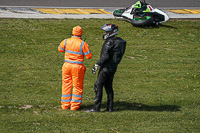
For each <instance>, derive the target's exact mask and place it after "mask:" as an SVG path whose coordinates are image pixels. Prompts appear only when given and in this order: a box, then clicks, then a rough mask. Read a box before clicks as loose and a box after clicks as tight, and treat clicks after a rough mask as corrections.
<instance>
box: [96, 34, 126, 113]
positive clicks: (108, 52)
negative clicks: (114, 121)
mask: <svg viewBox="0 0 200 133" xmlns="http://www.w3.org/2000/svg"><path fill="white" fill-rule="evenodd" d="M125 49H126V41H125V40H123V39H121V38H120V37H110V38H108V39H107V40H106V41H105V42H104V44H103V46H102V49H101V55H100V59H99V61H98V62H97V64H98V65H99V66H100V69H99V73H98V77H97V81H96V82H95V84H94V92H95V94H96V96H95V99H94V103H95V105H94V108H95V109H97V110H100V107H101V100H102V94H103V86H104V87H105V90H106V93H107V109H111V110H112V109H113V99H114V92H113V87H112V83H113V78H114V74H115V72H116V70H117V66H118V64H119V63H120V61H121V59H122V56H123V55H124V52H125Z"/></svg>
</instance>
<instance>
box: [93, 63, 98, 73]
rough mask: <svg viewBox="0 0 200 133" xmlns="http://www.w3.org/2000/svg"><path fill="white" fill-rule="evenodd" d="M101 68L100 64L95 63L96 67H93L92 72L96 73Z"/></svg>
mask: <svg viewBox="0 0 200 133" xmlns="http://www.w3.org/2000/svg"><path fill="white" fill-rule="evenodd" d="M98 69H99V65H98V64H95V65H94V67H93V68H92V73H93V74H96V71H97V70H98Z"/></svg>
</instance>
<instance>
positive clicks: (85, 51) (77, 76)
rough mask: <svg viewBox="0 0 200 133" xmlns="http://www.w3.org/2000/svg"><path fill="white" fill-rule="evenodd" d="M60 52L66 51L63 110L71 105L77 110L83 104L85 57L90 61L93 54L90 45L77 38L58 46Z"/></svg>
mask: <svg viewBox="0 0 200 133" xmlns="http://www.w3.org/2000/svg"><path fill="white" fill-rule="evenodd" d="M58 51H59V52H64V51H65V63H64V64H63V67H62V97H61V104H62V109H68V108H69V107H70V105H71V108H70V109H71V110H77V109H79V108H80V105H81V103H82V94H83V81H84V75H85V71H86V68H85V66H84V65H83V61H84V55H85V57H86V58H87V59H90V58H92V52H91V51H90V49H89V46H88V44H87V43H86V42H84V41H82V40H81V38H80V37H77V36H72V37H71V38H68V39H65V40H63V41H62V42H61V43H60V45H59V46H58ZM72 86H73V91H72V94H71V90H72Z"/></svg>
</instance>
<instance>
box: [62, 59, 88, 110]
mask: <svg viewBox="0 0 200 133" xmlns="http://www.w3.org/2000/svg"><path fill="white" fill-rule="evenodd" d="M85 71H86V68H85V66H84V65H83V64H72V63H67V62H65V63H64V64H63V67H62V97H61V104H62V109H68V108H69V107H70V105H71V107H70V109H71V110H78V109H79V108H80V105H81V103H82V94H83V81H84V75H85ZM72 86H73V89H72Z"/></svg>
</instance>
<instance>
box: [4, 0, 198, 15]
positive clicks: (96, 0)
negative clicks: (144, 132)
mask: <svg viewBox="0 0 200 133" xmlns="http://www.w3.org/2000/svg"><path fill="white" fill-rule="evenodd" d="M136 1H138V0H0V18H57V19H63V18H75V19H83V18H107V19H109V18H115V17H114V16H113V15H112V12H113V11H114V10H116V9H119V8H125V7H129V6H130V5H132V4H134V3H135V2H136ZM146 2H147V3H149V4H150V5H151V6H153V7H154V8H158V9H161V10H163V11H164V12H165V13H166V14H167V15H168V16H169V17H170V18H186V19H187V18H190V19H191V18H195V19H196V18H198V19H199V18H200V13H199V12H200V0H146ZM36 8H41V9H45V10H47V8H49V9H53V10H56V11H58V10H60V9H58V8H66V9H67V10H69V9H70V8H71V9H74V10H76V9H78V10H79V9H80V8H90V9H95V8H96V10H99V9H100V10H105V11H106V12H110V13H109V14H106V13H100V14H99V13H90V14H88V15H87V14H76V13H65V14H51V13H45V12H41V11H38V10H37V9H36ZM98 8H99V9H98ZM168 9H172V10H173V9H180V11H179V12H178V13H176V12H173V11H172V10H168ZM188 9H189V10H190V11H189V10H188ZM185 10H187V11H185ZM191 10H193V11H191ZM180 12H186V13H180ZM187 12H189V14H188V13H187Z"/></svg>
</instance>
